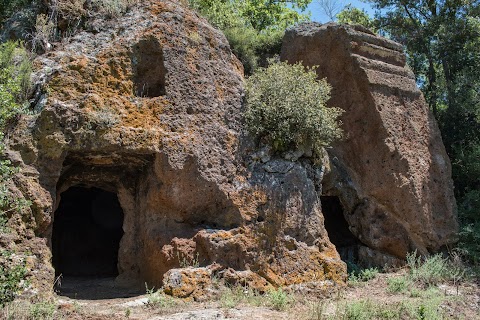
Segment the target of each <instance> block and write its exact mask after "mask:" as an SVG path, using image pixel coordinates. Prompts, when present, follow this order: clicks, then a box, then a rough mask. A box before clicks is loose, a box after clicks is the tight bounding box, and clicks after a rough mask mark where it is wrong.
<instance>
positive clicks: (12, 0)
mask: <svg viewBox="0 0 480 320" xmlns="http://www.w3.org/2000/svg"><path fill="white" fill-rule="evenodd" d="M31 2H32V1H31V0H0V25H2V24H3V22H4V20H5V19H7V18H8V17H10V16H11V15H12V14H13V13H14V12H16V11H17V10H19V9H20V8H23V7H25V6H26V5H28V4H30V3H31Z"/></svg>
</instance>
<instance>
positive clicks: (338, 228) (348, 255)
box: [320, 196, 361, 263]
mask: <svg viewBox="0 0 480 320" xmlns="http://www.w3.org/2000/svg"><path fill="white" fill-rule="evenodd" d="M320 201H321V203H322V212H323V216H324V218H325V229H327V233H328V237H329V238H330V241H331V242H332V243H333V244H334V245H335V247H336V248H337V251H338V253H339V254H340V257H341V258H342V260H343V261H345V262H347V263H357V260H358V248H359V245H360V244H361V242H360V240H358V238H357V237H356V236H355V235H354V234H353V233H352V232H351V231H350V228H349V226H348V222H347V220H346V219H345V216H344V212H343V207H342V204H341V202H340V199H339V198H338V197H337V196H321V197H320Z"/></svg>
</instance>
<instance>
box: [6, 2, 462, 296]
mask: <svg viewBox="0 0 480 320" xmlns="http://www.w3.org/2000/svg"><path fill="white" fill-rule="evenodd" d="M282 58H283V59H286V60H289V61H291V62H294V61H299V60H302V61H303V62H304V63H305V64H307V65H313V64H315V65H320V67H319V69H318V72H319V75H320V76H321V77H324V76H326V77H327V78H328V80H329V81H330V83H331V84H332V86H333V94H332V100H331V103H332V105H335V106H338V107H341V108H344V109H345V110H346V112H345V115H344V116H343V122H344V128H345V131H346V133H347V135H346V138H345V139H344V140H343V141H340V142H339V143H337V144H336V145H335V147H334V148H333V149H331V150H329V155H330V160H328V157H325V159H324V160H323V163H321V164H318V163H316V164H314V163H313V161H312V160H311V159H310V158H309V157H308V152H298V151H296V152H293V153H289V154H285V155H274V154H271V152H270V151H269V149H268V148H263V147H258V146H255V145H254V144H253V142H252V139H251V138H250V137H249V136H248V135H246V134H245V133H244V131H245V130H244V129H243V126H242V108H243V107H242V101H243V80H244V79H243V68H242V66H241V64H240V63H239V61H238V60H237V59H236V58H235V56H234V55H233V54H232V52H231V50H230V48H229V45H228V43H227V41H226V39H225V37H224V36H223V35H222V34H221V33H220V32H219V31H218V30H215V29H214V28H212V27H211V26H210V25H208V23H207V22H206V21H205V20H204V19H202V18H200V17H199V16H198V15H197V14H195V13H193V12H191V11H189V10H188V9H185V8H184V7H182V6H181V5H179V4H178V3H177V2H175V1H169V0H166V1H153V0H151V1H143V2H142V3H141V4H139V5H138V7H135V8H134V9H132V10H131V11H130V12H128V13H127V14H126V15H125V16H123V17H120V18H118V19H117V20H116V21H115V23H106V22H105V21H103V20H101V19H100V20H94V21H91V22H90V24H89V28H87V29H86V30H84V31H81V32H79V33H78V34H76V35H74V36H73V37H72V38H71V39H70V40H69V41H68V42H66V43H64V44H57V45H56V47H55V49H54V50H53V51H51V52H49V53H46V54H44V55H42V56H39V57H38V58H37V59H36V60H35V74H34V80H35V83H36V91H35V95H34V100H33V102H32V106H31V108H32V113H33V114H31V115H25V116H22V117H20V118H19V119H17V123H16V125H15V126H14V127H13V128H12V130H11V131H10V132H9V134H8V136H7V141H6V142H7V143H8V150H7V156H8V158H9V159H10V160H11V161H12V162H13V163H14V164H15V165H16V166H18V167H19V168H20V172H19V173H18V174H16V176H15V179H14V180H13V182H12V183H11V184H10V185H9V188H10V189H11V191H12V193H13V194H15V195H16V197H18V198H19V199H20V198H24V199H26V200H28V201H30V202H31V206H30V207H29V208H28V209H26V210H24V211H23V212H22V215H15V216H13V217H11V218H10V221H9V226H10V228H11V229H12V230H14V231H15V232H14V233H13V234H11V235H9V236H6V235H2V236H0V241H1V244H2V246H4V247H8V248H11V249H12V250H16V251H17V252H22V251H23V252H24V253H25V254H27V252H29V253H30V254H29V255H30V256H29V257H28V259H27V262H28V264H27V266H28V268H29V269H30V270H31V272H30V274H29V276H30V279H31V281H32V289H34V290H35V289H41V290H43V291H46V292H51V291H50V290H51V288H52V284H53V282H54V276H55V274H57V275H59V274H61V273H63V274H65V275H91V276H97V275H102V276H103V275H108V276H111V275H114V276H116V277H117V281H118V283H119V284H122V285H138V284H140V285H143V284H144V283H145V282H146V283H148V284H149V286H150V287H152V286H155V287H159V286H161V285H162V284H164V285H165V288H166V290H167V292H169V293H171V294H177V295H179V296H182V297H187V296H190V295H192V296H193V297H195V298H201V296H202V292H201V290H200V289H202V288H203V287H207V286H208V284H209V283H210V281H209V277H210V276H211V275H212V274H217V275H219V276H223V277H224V278H225V280H226V281H227V282H229V283H249V284H251V285H252V286H253V287H255V288H256V289H258V290H260V291H265V290H268V289H269V288H272V287H278V286H289V285H296V284H302V283H309V284H310V285H312V284H314V285H315V286H317V287H322V286H330V285H335V284H340V285H341V284H343V283H344V280H345V277H346V266H345V263H344V262H343V261H342V260H341V259H340V255H339V254H338V252H337V250H336V248H335V246H334V245H333V244H332V243H331V242H330V240H329V236H330V238H331V239H336V240H335V241H337V240H338V241H340V242H342V241H343V243H346V242H349V241H350V242H351V243H350V242H349V243H348V246H352V245H353V246H356V247H359V248H360V253H361V254H362V253H363V256H364V257H365V255H366V254H370V255H375V257H376V258H377V259H387V260H388V259H390V260H391V259H393V258H394V257H397V258H403V257H404V255H405V253H406V252H408V251H411V250H415V249H417V250H419V251H420V252H421V253H427V252H429V251H435V250H439V249H440V248H441V247H442V246H443V245H446V244H448V243H450V242H451V241H452V240H453V238H454V235H455V231H456V220H455V201H454V198H453V194H452V185H451V181H450V167H449V161H448V158H447V157H446V154H445V151H444V149H443V145H442V142H441V139H440V135H439V132H438V129H437V127H436V124H435V122H434V120H433V118H432V117H431V116H430V115H429V113H428V110H427V107H426V105H425V103H424V101H423V98H422V95H421V93H420V92H419V91H418V89H417V88H416V86H415V81H414V78H413V75H412V74H411V72H410V71H409V70H408V68H406V67H405V57H404V55H403V53H402V51H401V48H400V47H399V45H397V44H395V43H392V42H390V41H387V40H384V39H381V38H379V37H376V36H374V35H372V34H370V33H368V32H367V31H365V30H363V29H358V28H356V29H354V28H350V27H339V26H333V25H327V26H319V25H304V26H301V27H298V28H297V29H295V30H291V31H289V32H288V33H287V35H286V38H285V43H284V47H283V53H282ZM324 177H325V179H324ZM321 201H322V202H323V204H321ZM322 206H323V211H324V214H322ZM327 211H328V214H327ZM343 214H344V216H343ZM324 217H325V218H324ZM327 217H328V219H327ZM342 221H345V223H344V224H342V223H341V222H342ZM325 225H327V227H328V226H329V225H332V226H333V227H332V229H331V230H329V232H330V235H329V234H327V229H326V228H325ZM109 235H112V236H111V237H110V236H109ZM115 239H116V240H115ZM118 239H121V240H120V241H118ZM339 247H341V245H339ZM375 257H373V258H375ZM379 257H380V258H379ZM373 258H372V259H373ZM390 260H389V261H390ZM382 261H383V260H382ZM179 268H180V269H179ZM182 268H183V269H182ZM112 270H113V271H112ZM117 271H118V272H117ZM162 281H164V283H162ZM196 284H199V285H196ZM199 290H200V291H199ZM175 292H177V293H175Z"/></svg>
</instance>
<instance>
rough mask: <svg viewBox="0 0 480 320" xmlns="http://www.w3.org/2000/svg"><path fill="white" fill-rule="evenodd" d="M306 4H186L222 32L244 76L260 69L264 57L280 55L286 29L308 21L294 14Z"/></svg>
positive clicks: (196, 0)
mask: <svg viewBox="0 0 480 320" xmlns="http://www.w3.org/2000/svg"><path fill="white" fill-rule="evenodd" d="M306 2H310V1H304V0H297V1H290V4H291V5H292V7H289V6H287V5H286V3H284V2H274V1H265V2H261V1H238V0H233V1H225V0H220V1H218V0H215V1H214V0H189V3H190V6H191V7H192V8H193V9H195V10H197V11H198V12H199V13H200V14H202V15H203V16H205V17H206V18H207V19H208V21H209V22H210V23H211V24H212V25H214V26H215V27H217V28H219V29H221V30H222V31H223V32H224V34H225V36H226V37H227V39H228V42H229V43H230V46H231V47H232V51H233V52H234V53H235V55H236V56H237V57H238V58H239V59H240V61H241V62H242V63H243V66H244V69H245V73H246V74H248V75H250V74H252V73H253V71H254V70H255V69H256V68H257V66H259V65H262V62H264V61H262V60H265V59H266V57H269V56H271V55H273V54H278V53H279V52H280V46H281V41H282V37H283V34H284V30H285V29H286V28H287V27H289V26H292V25H294V24H295V23H297V22H298V21H301V20H306V19H308V16H306V15H303V14H300V13H299V12H298V11H296V10H294V9H295V8H297V9H300V10H303V9H305V8H306Z"/></svg>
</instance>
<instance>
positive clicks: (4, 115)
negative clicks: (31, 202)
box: [0, 41, 31, 231]
mask: <svg viewBox="0 0 480 320" xmlns="http://www.w3.org/2000/svg"><path fill="white" fill-rule="evenodd" d="M30 73H31V62H30V59H29V57H28V55H27V52H26V50H25V48H24V47H23V46H21V45H20V44H19V43H16V42H11V41H10V42H6V43H3V44H0V230H2V231H5V225H6V222H7V214H8V213H11V212H13V211H15V210H18V209H19V208H20V207H21V206H23V205H25V203H24V202H23V201H20V200H18V199H11V197H10V196H9V193H8V189H7V186H6V182H7V181H8V180H9V179H10V178H11V176H12V174H13V173H15V171H16V170H15V168H13V167H12V165H11V163H10V161H8V160H4V159H2V158H3V155H4V145H3V135H4V131H5V128H6V126H7V124H8V122H9V121H10V120H11V119H12V118H14V117H15V116H16V115H18V114H20V113H22V112H24V111H25V106H24V105H23V104H22V103H23V101H25V100H26V97H27V94H28V90H29V86H30Z"/></svg>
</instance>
